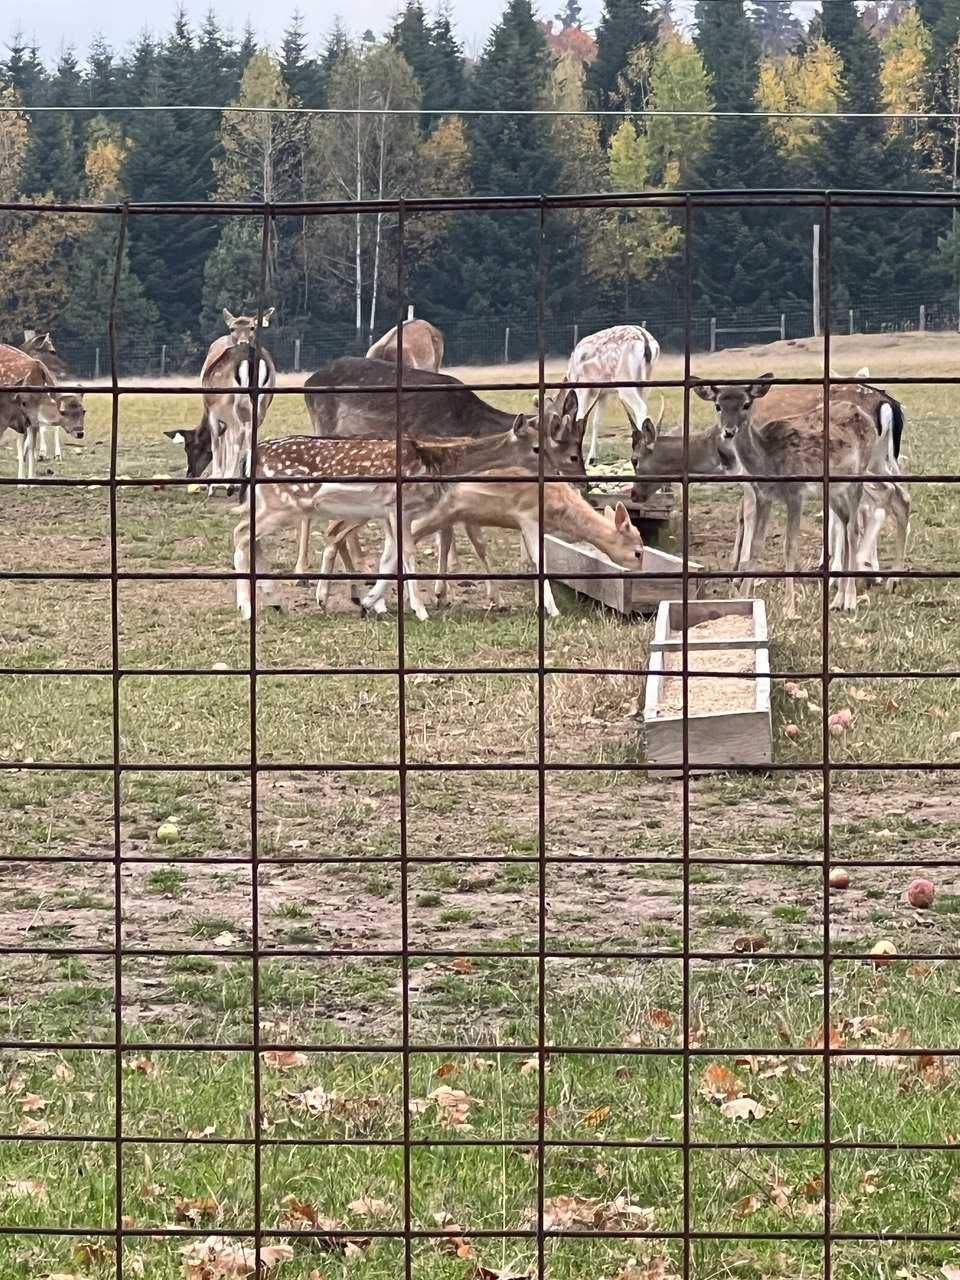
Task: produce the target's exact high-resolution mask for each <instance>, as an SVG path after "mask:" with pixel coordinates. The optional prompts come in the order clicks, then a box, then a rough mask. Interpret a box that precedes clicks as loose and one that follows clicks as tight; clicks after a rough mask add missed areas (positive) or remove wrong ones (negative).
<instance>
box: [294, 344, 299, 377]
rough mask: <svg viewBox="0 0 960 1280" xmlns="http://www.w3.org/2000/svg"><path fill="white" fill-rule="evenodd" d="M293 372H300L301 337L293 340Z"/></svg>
mask: <svg viewBox="0 0 960 1280" xmlns="http://www.w3.org/2000/svg"><path fill="white" fill-rule="evenodd" d="M293 372H294V373H299V372H300V339H299V338H294V340H293Z"/></svg>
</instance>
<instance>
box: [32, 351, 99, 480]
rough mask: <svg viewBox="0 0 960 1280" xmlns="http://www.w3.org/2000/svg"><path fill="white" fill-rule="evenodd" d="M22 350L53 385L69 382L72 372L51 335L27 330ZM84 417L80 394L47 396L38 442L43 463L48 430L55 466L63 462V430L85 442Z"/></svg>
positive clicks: (84, 411)
mask: <svg viewBox="0 0 960 1280" xmlns="http://www.w3.org/2000/svg"><path fill="white" fill-rule="evenodd" d="M20 350H21V351H23V352H25V353H26V354H27V355H28V356H32V357H33V358H34V360H39V361H40V363H41V364H42V365H43V367H44V368H45V369H46V371H47V372H48V373H49V374H50V376H51V377H52V378H53V380H54V382H62V381H63V380H64V379H65V378H67V379H69V377H70V370H69V369H68V368H67V365H66V362H65V361H64V360H61V358H60V355H59V353H58V352H57V348H56V346H55V345H54V341H53V338H52V337H51V335H50V334H49V333H40V332H39V331H38V330H37V329H24V331H23V346H22V347H21V348H20ZM85 417H86V409H85V408H84V404H83V395H82V394H81V393H80V392H73V391H64V392H61V393H60V394H59V395H58V396H56V397H54V396H47V397H46V398H45V399H44V400H43V401H41V404H40V425H39V436H38V442H37V457H38V459H39V460H40V461H41V462H44V461H45V460H46V458H47V428H48V427H52V428H53V458H54V461H55V462H60V461H62V459H63V449H62V448H61V444H60V429H61V427H62V428H63V429H64V430H65V431H66V432H67V434H68V435H70V436H73V437H74V438H75V439H79V440H82V439H83V430H82V428H83V424H84V420H85ZM78 423H79V425H80V428H81V430H80V431H79V433H78V432H77V430H76V427H77V424H78ZM71 425H72V426H73V428H74V429H73V430H71V429H70V427H71Z"/></svg>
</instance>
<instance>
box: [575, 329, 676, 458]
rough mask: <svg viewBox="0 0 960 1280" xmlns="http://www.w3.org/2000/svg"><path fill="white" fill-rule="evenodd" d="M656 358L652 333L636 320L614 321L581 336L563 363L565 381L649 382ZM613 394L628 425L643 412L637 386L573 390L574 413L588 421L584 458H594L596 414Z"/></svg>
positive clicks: (657, 349)
mask: <svg viewBox="0 0 960 1280" xmlns="http://www.w3.org/2000/svg"><path fill="white" fill-rule="evenodd" d="M659 359H660V344H659V343H658V342H657V340H656V338H655V337H654V336H653V334H652V333H648V332H647V330H646V329H644V328H642V327H641V326H640V325H637V324H621V325H616V326H615V327H614V328H612V329H602V330H601V331H600V332H599V333H591V334H590V335H589V336H588V337H586V338H581V339H580V341H579V342H578V343H577V345H576V347H574V349H573V354H572V355H571V357H570V361H569V363H568V364H567V374H566V381H567V382H633V383H641V382H649V381H650V375H651V374H652V372H653V366H654V365H655V364H656V363H657V361H658V360H659ZM614 395H617V396H619V397H620V400H621V402H622V404H623V407H624V409H625V410H626V413H627V417H628V418H629V419H630V425H631V426H632V427H638V426H639V425H640V424H641V423H642V422H643V420H644V418H645V417H646V416H647V405H646V402H645V400H644V398H643V396H642V395H641V393H640V389H639V387H637V386H632V387H630V386H627V387H610V388H608V389H604V388H603V387H581V388H579V389H578V390H577V402H578V410H577V417H578V418H579V419H580V421H582V422H584V423H585V422H586V421H587V419H588V418H589V417H590V415H591V413H592V414H593V417H592V420H591V424H590V448H589V449H588V450H587V462H588V464H589V463H592V462H596V459H597V435H598V432H599V429H600V414H601V412H602V410H603V405H604V402H605V401H606V400H607V398H608V397H609V396H614Z"/></svg>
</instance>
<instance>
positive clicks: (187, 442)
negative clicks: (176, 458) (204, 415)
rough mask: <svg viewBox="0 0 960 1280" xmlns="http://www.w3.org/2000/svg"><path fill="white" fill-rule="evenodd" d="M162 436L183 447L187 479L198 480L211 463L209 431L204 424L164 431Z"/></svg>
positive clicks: (211, 452)
mask: <svg viewBox="0 0 960 1280" xmlns="http://www.w3.org/2000/svg"><path fill="white" fill-rule="evenodd" d="M163 434H164V435H165V436H166V437H167V439H168V440H172V441H173V442H174V444H182V445H183V449H184V452H185V453H186V455H187V479H188V480H199V479H200V477H201V476H202V475H204V474H205V472H206V471H207V469H208V468H209V466H210V464H211V463H212V462H213V450H212V448H211V445H210V431H209V429H208V427H207V425H206V423H204V425H203V426H202V427H180V428H179V430H177V431H165V432H164V433H163Z"/></svg>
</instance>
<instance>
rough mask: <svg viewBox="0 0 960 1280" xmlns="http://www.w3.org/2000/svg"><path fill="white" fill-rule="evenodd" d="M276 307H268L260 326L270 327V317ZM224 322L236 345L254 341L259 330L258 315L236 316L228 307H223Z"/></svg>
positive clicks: (262, 327) (263, 327)
mask: <svg viewBox="0 0 960 1280" xmlns="http://www.w3.org/2000/svg"><path fill="white" fill-rule="evenodd" d="M275 310H276V308H275V307H268V308H267V310H266V311H264V313H263V315H262V316H261V317H260V328H261V329H269V327H270V318H271V317H272V315H273V313H274V311H275ZM223 322H224V324H225V325H226V326H227V330H228V332H229V333H230V336H231V337H232V338H233V342H234V346H236V345H237V344H238V343H241V342H247V343H251V344H252V343H253V339H254V335H255V334H256V331H257V317H256V316H235V315H233V314H232V312H230V311H228V310H227V308H226V307H224V309H223Z"/></svg>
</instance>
